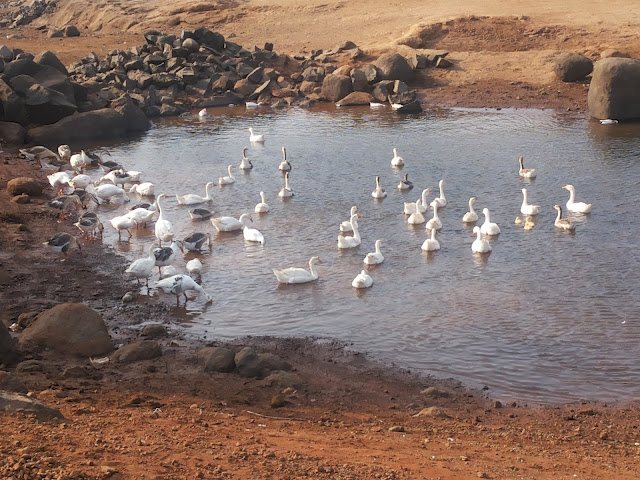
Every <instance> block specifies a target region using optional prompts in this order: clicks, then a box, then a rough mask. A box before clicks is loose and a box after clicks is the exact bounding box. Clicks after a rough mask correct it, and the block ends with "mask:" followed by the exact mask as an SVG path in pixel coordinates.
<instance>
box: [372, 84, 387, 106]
mask: <svg viewBox="0 0 640 480" xmlns="http://www.w3.org/2000/svg"><path fill="white" fill-rule="evenodd" d="M371 95H372V96H373V98H374V100H375V101H376V102H380V103H384V102H386V101H387V100H388V99H389V89H388V88H387V84H386V83H383V82H380V83H378V84H377V85H376V86H375V87H373V92H371Z"/></svg>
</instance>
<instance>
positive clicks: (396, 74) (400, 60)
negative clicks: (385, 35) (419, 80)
mask: <svg viewBox="0 0 640 480" xmlns="http://www.w3.org/2000/svg"><path fill="white" fill-rule="evenodd" d="M374 65H375V66H376V67H378V69H380V72H379V73H380V78H382V79H383V80H402V81H405V82H409V81H411V80H413V76H414V72H413V69H412V68H411V65H409V62H407V59H406V58H404V57H403V56H402V55H400V54H399V53H385V54H384V55H380V57H378V59H377V60H376V61H375V62H374Z"/></svg>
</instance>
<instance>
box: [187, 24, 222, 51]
mask: <svg viewBox="0 0 640 480" xmlns="http://www.w3.org/2000/svg"><path fill="white" fill-rule="evenodd" d="M193 36H194V38H195V40H196V41H197V42H198V43H200V45H206V46H208V47H210V48H212V49H213V50H215V51H216V52H222V50H224V37H223V36H222V35H221V34H219V33H218V32H212V31H211V30H209V29H208V28H206V27H201V28H198V29H196V30H194V32H193Z"/></svg>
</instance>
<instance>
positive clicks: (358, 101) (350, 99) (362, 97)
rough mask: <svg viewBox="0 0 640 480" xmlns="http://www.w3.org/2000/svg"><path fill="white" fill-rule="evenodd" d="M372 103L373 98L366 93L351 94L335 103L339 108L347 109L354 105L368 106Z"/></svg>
mask: <svg viewBox="0 0 640 480" xmlns="http://www.w3.org/2000/svg"><path fill="white" fill-rule="evenodd" d="M372 101H373V97H372V96H371V95H370V94H369V93H367V92H353V93H350V94H349V95H347V96H346V97H344V98H343V99H342V100H340V101H339V102H337V103H336V105H338V106H339V107H348V106H355V105H369V103H371V102H372Z"/></svg>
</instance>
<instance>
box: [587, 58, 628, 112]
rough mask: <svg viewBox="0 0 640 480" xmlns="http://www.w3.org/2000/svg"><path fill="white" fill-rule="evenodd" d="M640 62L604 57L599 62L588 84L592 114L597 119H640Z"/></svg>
mask: <svg viewBox="0 0 640 480" xmlns="http://www.w3.org/2000/svg"><path fill="white" fill-rule="evenodd" d="M638 85H640V60H634V59H631V58H616V57H612V58H605V59H603V60H600V61H599V62H597V63H596V66H595V68H594V70H593V78H592V79H591V84H590V85H589V95H588V96H587V102H588V106H589V114H590V115H591V116H592V117H594V118H597V119H600V120H604V119H608V118H611V119H614V120H635V119H640V89H639V88H638Z"/></svg>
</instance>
